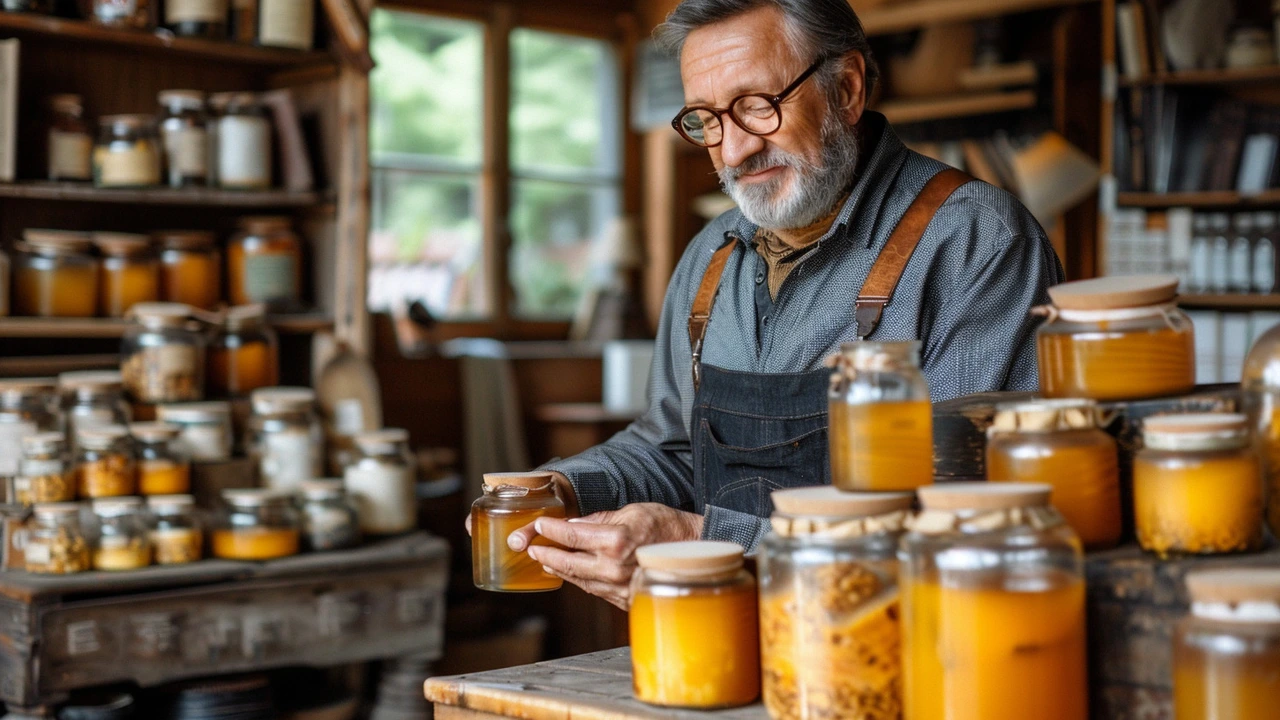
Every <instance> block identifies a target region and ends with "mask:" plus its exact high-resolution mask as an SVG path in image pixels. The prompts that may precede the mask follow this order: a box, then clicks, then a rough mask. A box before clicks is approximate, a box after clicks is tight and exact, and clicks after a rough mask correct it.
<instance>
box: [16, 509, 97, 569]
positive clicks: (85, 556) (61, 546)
mask: <svg viewBox="0 0 1280 720" xmlns="http://www.w3.org/2000/svg"><path fill="white" fill-rule="evenodd" d="M23 553H24V556H25V558H26V560H25V562H26V570H27V572H29V573H41V574H49V575H66V574H69V573H78V572H84V571H86V570H88V569H89V542H88V540H87V539H86V538H85V533H84V529H83V528H82V527H81V525H80V504H79V503H73V502H65V503H43V504H40V505H36V506H35V507H34V508H32V515H31V519H30V520H29V521H27V538H26V543H25V545H24V547H23Z"/></svg>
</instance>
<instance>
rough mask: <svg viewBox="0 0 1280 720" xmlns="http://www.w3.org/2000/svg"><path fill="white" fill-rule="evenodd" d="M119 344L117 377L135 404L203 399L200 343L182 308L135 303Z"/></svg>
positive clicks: (201, 339) (201, 337)
mask: <svg viewBox="0 0 1280 720" xmlns="http://www.w3.org/2000/svg"><path fill="white" fill-rule="evenodd" d="M129 317H130V319H131V320H132V322H131V323H130V325H129V327H128V328H127V329H126V330H125V334H124V339H123V340H122V341H121V344H120V352H121V355H122V356H123V362H122V363H121V366H120V371H121V373H122V375H123V377H124V385H125V389H127V390H128V391H129V395H130V396H131V397H132V398H133V399H134V401H135V402H140V403H149V404H150V403H173V402H189V401H195V400H202V399H204V358H205V339H204V335H203V334H202V332H201V331H200V328H199V327H198V326H197V325H196V324H195V322H194V320H193V318H192V313H191V308H190V307H188V306H186V305H183V304H181V303H160V302H152V303H139V304H137V305H134V306H133V307H132V308H131V309H130V310H129Z"/></svg>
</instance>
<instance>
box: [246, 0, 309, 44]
mask: <svg viewBox="0 0 1280 720" xmlns="http://www.w3.org/2000/svg"><path fill="white" fill-rule="evenodd" d="M257 6H258V44H259V45H266V46H270V47H283V48H291V49H294V50H310V49H311V47H312V43H313V42H314V41H315V3H313V2H310V1H309V0H257Z"/></svg>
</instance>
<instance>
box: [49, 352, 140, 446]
mask: <svg viewBox="0 0 1280 720" xmlns="http://www.w3.org/2000/svg"><path fill="white" fill-rule="evenodd" d="M58 389H59V391H60V392H61V393H62V414H63V417H64V418H66V426H67V437H68V438H69V439H70V440H71V441H72V443H73V444H74V442H75V439H76V437H77V436H78V435H79V432H80V431H81V430H83V429H85V428H91V427H98V426H101V425H128V424H129V417H130V410H129V403H128V401H126V400H125V397H124V379H123V377H122V376H121V375H120V373H119V372H118V371H116V370H85V371H74V372H65V373H62V374H61V375H59V376H58Z"/></svg>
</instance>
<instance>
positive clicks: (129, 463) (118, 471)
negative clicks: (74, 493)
mask: <svg viewBox="0 0 1280 720" xmlns="http://www.w3.org/2000/svg"><path fill="white" fill-rule="evenodd" d="M76 446H77V448H78V449H77V451H76V485H77V487H78V488H79V492H80V497H83V498H104V497H119V496H123V495H134V494H135V493H136V491H137V489H138V479H137V464H136V462H135V461H134V456H133V446H132V443H130V442H129V431H128V429H126V428H125V427H124V426H123V425H100V426H95V427H87V428H81V429H80V430H79V431H78V432H77V433H76Z"/></svg>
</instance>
